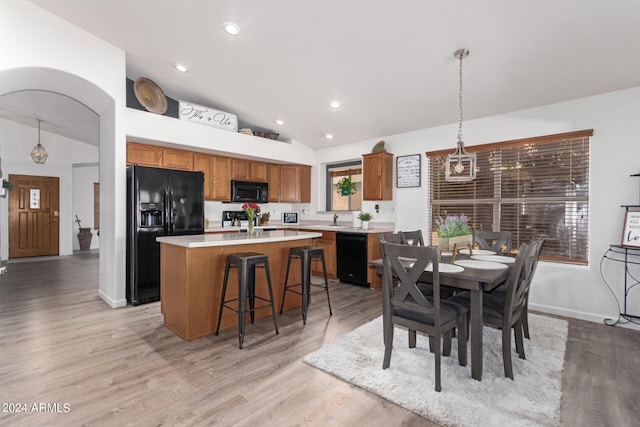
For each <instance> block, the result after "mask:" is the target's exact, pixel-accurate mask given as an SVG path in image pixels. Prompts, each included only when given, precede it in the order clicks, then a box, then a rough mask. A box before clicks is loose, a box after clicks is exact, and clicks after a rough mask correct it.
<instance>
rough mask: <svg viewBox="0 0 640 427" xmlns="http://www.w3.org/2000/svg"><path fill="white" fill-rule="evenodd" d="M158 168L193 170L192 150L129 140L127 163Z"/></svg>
mask: <svg viewBox="0 0 640 427" xmlns="http://www.w3.org/2000/svg"><path fill="white" fill-rule="evenodd" d="M133 163H136V164H138V165H143V166H153V167H157V168H167V169H182V170H188V171H190V170H193V153H192V152H191V151H185V150H176V149H173V148H163V147H158V146H155V145H147V144H138V143H135V142H127V164H128V165H130V164H133Z"/></svg>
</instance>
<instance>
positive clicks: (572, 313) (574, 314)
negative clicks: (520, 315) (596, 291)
mask: <svg viewBox="0 0 640 427" xmlns="http://www.w3.org/2000/svg"><path fill="white" fill-rule="evenodd" d="M529 310H530V311H537V312H540V313H547V314H553V315H555V316H563V317H570V318H572V319H578V320H585V321H587V322H593V323H601V324H605V320H611V319H612V318H613V320H614V321H615V319H616V318H617V316H616V315H608V316H605V315H601V314H594V313H587V312H584V311H577V310H568V309H564V308H560V307H552V306H548V305H540V304H533V303H531V302H530V303H529ZM615 326H620V327H623V328H631V329H637V330H640V324H636V323H631V322H627V321H624V320H623V321H622V322H618V323H616V324H615Z"/></svg>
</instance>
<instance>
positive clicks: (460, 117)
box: [458, 53, 464, 142]
mask: <svg viewBox="0 0 640 427" xmlns="http://www.w3.org/2000/svg"><path fill="white" fill-rule="evenodd" d="M459 56H460V80H459V86H458V87H459V89H458V108H459V111H460V112H459V114H458V142H462V59H463V58H464V54H462V53H461V54H460V55H459Z"/></svg>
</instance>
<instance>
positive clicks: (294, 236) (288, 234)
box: [156, 230, 322, 248]
mask: <svg viewBox="0 0 640 427" xmlns="http://www.w3.org/2000/svg"><path fill="white" fill-rule="evenodd" d="M318 237H322V233H314V232H308V231H297V230H273V231H259V232H257V233H256V234H254V235H248V234H247V233H238V232H232V233H217V234H194V235H189V236H162V237H157V238H156V240H157V241H158V242H160V243H168V244H170V245H176V246H183V247H185V248H205V247H209V246H231V245H248V244H254V243H269V242H284V241H288V240H302V239H315V238H318Z"/></svg>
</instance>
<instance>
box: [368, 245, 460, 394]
mask: <svg viewBox="0 0 640 427" xmlns="http://www.w3.org/2000/svg"><path fill="white" fill-rule="evenodd" d="M381 250H382V259H383V275H382V322H383V339H384V360H383V362H382V369H387V368H388V367H389V365H390V363H391V351H392V349H393V332H394V325H401V326H404V327H406V328H407V329H408V333H409V337H408V339H409V348H414V347H415V346H416V332H417V331H420V332H423V333H425V334H427V335H429V339H430V344H432V346H431V348H432V351H433V353H434V357H435V389H436V391H441V389H442V387H441V356H442V355H445V356H448V355H449V354H450V352H451V337H452V333H453V330H454V328H459V331H460V333H461V336H463V337H466V336H467V332H466V331H467V313H468V310H467V308H466V307H463V306H460V305H458V304H455V303H452V302H450V301H446V300H441V299H440V273H439V271H440V270H439V263H438V248H437V247H436V246H428V247H426V246H410V245H403V244H397V243H389V242H382V243H381ZM406 258H413V259H415V260H416V261H415V262H411V263H409V262H407V261H406ZM429 264H432V269H433V283H432V286H433V296H426V295H424V293H422V292H421V291H420V289H419V287H418V282H419V280H420V276H421V275H422V274H423V273H424V271H425V268H427V266H428V265H429ZM394 278H398V281H399V283H398V286H397V287H396V286H394ZM443 338H444V348H442V347H441V344H442V339H443ZM458 362H459V363H460V365H461V366H466V365H467V340H465V339H458Z"/></svg>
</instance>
